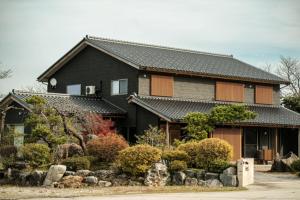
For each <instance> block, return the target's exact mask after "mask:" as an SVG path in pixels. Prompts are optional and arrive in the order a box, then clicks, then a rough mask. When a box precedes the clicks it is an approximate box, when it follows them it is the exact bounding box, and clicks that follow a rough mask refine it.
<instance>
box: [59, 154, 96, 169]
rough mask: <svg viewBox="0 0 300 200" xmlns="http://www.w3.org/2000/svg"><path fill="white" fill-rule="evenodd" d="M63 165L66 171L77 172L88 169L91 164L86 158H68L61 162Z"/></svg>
mask: <svg viewBox="0 0 300 200" xmlns="http://www.w3.org/2000/svg"><path fill="white" fill-rule="evenodd" d="M61 164H63V165H66V166H67V170H71V171H77V170H81V169H90V166H91V162H90V160H89V159H88V158H87V157H86V156H82V157H69V158H66V159H65V160H63V161H62V163H61Z"/></svg>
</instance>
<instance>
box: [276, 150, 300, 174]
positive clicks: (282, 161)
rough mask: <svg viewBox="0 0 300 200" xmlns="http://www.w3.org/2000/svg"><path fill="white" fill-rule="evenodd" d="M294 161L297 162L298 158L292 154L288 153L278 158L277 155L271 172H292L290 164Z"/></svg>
mask: <svg viewBox="0 0 300 200" xmlns="http://www.w3.org/2000/svg"><path fill="white" fill-rule="evenodd" d="M296 160H299V157H298V156H297V155H295V154H294V153H293V152H290V153H289V154H287V155H286V156H283V157H280V155H279V154H278V153H277V154H276V158H275V159H274V162H273V165H272V168H271V171H277V172H286V171H292V169H291V164H292V163H293V162H294V161H296Z"/></svg>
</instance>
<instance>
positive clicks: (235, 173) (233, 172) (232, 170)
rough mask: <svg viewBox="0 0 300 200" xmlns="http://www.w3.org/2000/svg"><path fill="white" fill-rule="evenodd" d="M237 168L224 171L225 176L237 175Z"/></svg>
mask: <svg viewBox="0 0 300 200" xmlns="http://www.w3.org/2000/svg"><path fill="white" fill-rule="evenodd" d="M236 171H237V170H236V167H228V168H227V169H225V170H224V171H223V174H226V175H237V172H236Z"/></svg>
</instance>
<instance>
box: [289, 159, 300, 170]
mask: <svg viewBox="0 0 300 200" xmlns="http://www.w3.org/2000/svg"><path fill="white" fill-rule="evenodd" d="M291 168H292V169H293V170H294V171H296V172H300V160H295V161H294V162H293V163H292V164H291Z"/></svg>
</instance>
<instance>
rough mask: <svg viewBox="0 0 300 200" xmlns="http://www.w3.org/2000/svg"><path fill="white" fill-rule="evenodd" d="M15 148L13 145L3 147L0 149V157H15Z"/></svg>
mask: <svg viewBox="0 0 300 200" xmlns="http://www.w3.org/2000/svg"><path fill="white" fill-rule="evenodd" d="M17 152H18V150H17V148H16V147H15V146H14V145H4V146H2V147H0V156H2V157H5V158H7V157H11V156H16V155H17Z"/></svg>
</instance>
